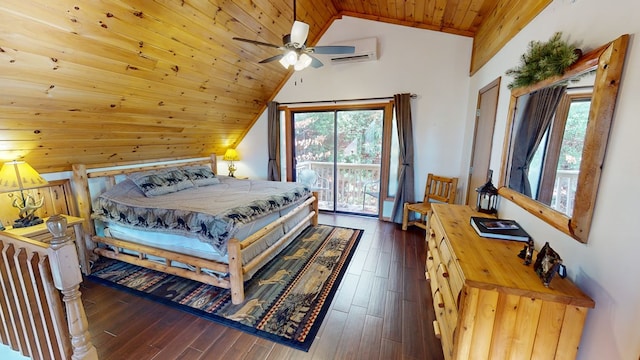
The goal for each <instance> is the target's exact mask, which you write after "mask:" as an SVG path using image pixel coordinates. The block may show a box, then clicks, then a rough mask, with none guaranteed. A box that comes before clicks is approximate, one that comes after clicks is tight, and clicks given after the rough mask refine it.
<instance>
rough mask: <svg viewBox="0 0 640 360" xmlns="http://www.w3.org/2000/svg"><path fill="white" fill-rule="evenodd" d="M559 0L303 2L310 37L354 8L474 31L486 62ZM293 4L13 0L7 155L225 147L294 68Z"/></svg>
mask: <svg viewBox="0 0 640 360" xmlns="http://www.w3.org/2000/svg"><path fill="white" fill-rule="evenodd" d="M549 2H550V0H535V1H509V0H454V1H450V0H449V1H447V0H414V1H405V0H388V1H383V0H376V1H373V0H332V1H331V2H329V1H313V0H299V1H298V3H297V6H296V13H297V19H299V20H302V21H304V22H307V23H308V24H309V25H310V34H309V41H308V44H309V45H313V44H315V43H316V41H317V40H318V39H319V38H320V37H321V35H322V34H323V33H324V31H325V30H326V29H327V28H328V27H329V26H330V25H331V23H332V22H333V21H334V20H335V19H337V18H340V17H341V16H343V15H348V16H355V17H360V18H365V19H371V20H377V21H384V22H389V23H395V24H401V25H406V26H413V27H418V28H424V29H430V30H436V31H444V32H449V33H453V34H459V35H463V36H477V37H478V36H482V39H483V40H482V41H483V42H482V44H477V42H478V41H476V44H474V59H473V63H472V64H471V71H472V72H474V71H475V70H477V69H478V68H479V67H480V66H481V65H482V64H483V63H484V62H486V61H487V60H488V59H489V58H490V57H491V56H492V55H493V54H495V52H497V51H498V49H499V48H500V47H501V46H502V45H503V44H504V43H505V42H506V41H507V40H508V39H509V38H510V37H512V36H513V35H514V34H515V33H517V31H518V30H519V29H520V28H521V27H522V26H524V25H525V24H526V23H527V22H528V21H530V20H531V19H532V18H533V17H535V15H537V13H538V12H539V11H540V10H542V9H543V8H544V7H545V6H546V5H547V4H548V3H549ZM292 20H293V3H292V1H290V0H237V1H228V0H183V1H175V0H153V1H151V0H95V1H71V0H56V1H50V0H3V1H2V2H0V161H8V160H12V159H24V160H26V161H28V162H29V163H31V164H32V165H33V166H34V167H35V168H36V169H38V170H39V171H42V172H50V171H62V170H69V169H70V168H71V164H73V163H85V164H89V165H105V164H125V163H129V162H134V161H140V160H151V159H156V160H157V159H175V158H186V157H193V156H201V155H202V156H206V155H209V154H211V153H217V154H221V153H223V152H224V150H225V149H226V148H227V147H234V146H235V145H236V144H237V143H238V142H239V141H240V140H241V139H242V137H243V136H244V135H245V134H246V132H247V131H248V130H249V129H250V128H251V126H252V125H253V123H254V122H255V120H256V119H257V117H258V116H259V115H260V114H261V113H262V111H263V109H264V108H265V104H266V103H267V101H269V100H270V99H271V98H273V96H274V95H275V93H276V92H277V91H278V90H279V89H280V87H281V86H282V84H283V83H284V81H286V79H287V77H288V76H289V75H290V74H289V73H288V72H287V71H286V70H284V69H283V68H282V67H281V66H280V65H279V64H278V63H277V62H275V63H270V64H258V63H257V62H258V61H259V60H261V59H264V58H267V57H270V56H273V55H275V54H276V50H275V49H271V48H265V47H259V46H254V45H251V44H246V43H241V42H238V41H233V40H231V38H232V37H234V36H238V37H243V38H249V39H255V40H259V41H263V42H268V43H273V44H281V42H282V40H281V39H282V36H283V35H284V34H287V33H289V31H290V28H291V24H292Z"/></svg>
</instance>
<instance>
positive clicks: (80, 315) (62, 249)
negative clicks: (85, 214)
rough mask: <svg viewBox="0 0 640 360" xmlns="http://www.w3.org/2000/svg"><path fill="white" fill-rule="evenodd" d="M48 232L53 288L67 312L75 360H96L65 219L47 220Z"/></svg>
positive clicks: (80, 280)
mask: <svg viewBox="0 0 640 360" xmlns="http://www.w3.org/2000/svg"><path fill="white" fill-rule="evenodd" d="M47 228H48V229H49V232H51V234H53V240H51V243H50V247H49V248H48V249H47V255H48V256H49V262H50V264H51V273H52V275H53V284H54V285H55V287H56V289H58V290H60V291H61V292H62V295H63V298H62V301H63V302H64V305H65V308H66V310H67V324H68V327H69V334H70V335H71V346H72V347H73V354H72V356H71V358H72V359H74V360H76V359H77V360H80V359H98V352H97V351H96V348H95V347H94V346H93V344H92V343H91V335H90V334H89V324H88V322H87V316H86V314H85V312H84V307H83V306H82V299H81V298H80V295H81V293H80V291H79V288H80V283H81V282H82V274H81V273H80V267H79V265H78V252H77V251H76V246H75V244H74V243H73V240H71V239H70V238H69V237H68V236H67V235H66V231H67V219H66V218H65V217H64V216H62V215H53V216H51V217H50V218H49V220H47Z"/></svg>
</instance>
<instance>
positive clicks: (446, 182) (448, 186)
mask: <svg viewBox="0 0 640 360" xmlns="http://www.w3.org/2000/svg"><path fill="white" fill-rule="evenodd" d="M457 187H458V178H457V177H444V176H437V175H433V174H431V173H429V175H427V185H426V187H425V189H424V202H425V203H426V202H429V201H434V200H435V201H437V202H442V203H449V204H453V202H454V201H455V200H456V189H457Z"/></svg>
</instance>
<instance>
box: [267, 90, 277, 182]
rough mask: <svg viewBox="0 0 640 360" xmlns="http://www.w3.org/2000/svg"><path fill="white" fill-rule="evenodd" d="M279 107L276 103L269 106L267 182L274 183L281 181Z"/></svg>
mask: <svg viewBox="0 0 640 360" xmlns="http://www.w3.org/2000/svg"><path fill="white" fill-rule="evenodd" d="M278 105H279V104H278V103H277V102H275V101H269V103H268V104H267V116H268V125H267V127H268V129H267V136H268V137H269V138H268V146H269V163H268V165H267V166H268V168H267V180H272V181H280V111H278Z"/></svg>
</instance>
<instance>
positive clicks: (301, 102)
mask: <svg viewBox="0 0 640 360" xmlns="http://www.w3.org/2000/svg"><path fill="white" fill-rule="evenodd" d="M417 97H418V95H417V94H411V98H412V99H416V98H417ZM371 100H393V96H387V97H376V98H360V99H342V100H318V101H296V102H286V103H279V104H278V105H300V104H325V103H339V102H353V101H371Z"/></svg>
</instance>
